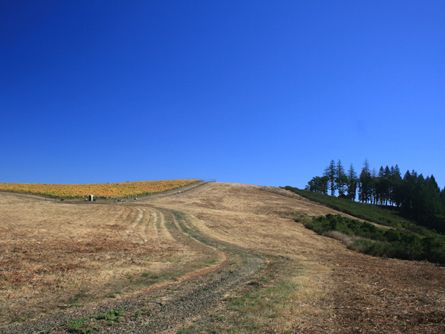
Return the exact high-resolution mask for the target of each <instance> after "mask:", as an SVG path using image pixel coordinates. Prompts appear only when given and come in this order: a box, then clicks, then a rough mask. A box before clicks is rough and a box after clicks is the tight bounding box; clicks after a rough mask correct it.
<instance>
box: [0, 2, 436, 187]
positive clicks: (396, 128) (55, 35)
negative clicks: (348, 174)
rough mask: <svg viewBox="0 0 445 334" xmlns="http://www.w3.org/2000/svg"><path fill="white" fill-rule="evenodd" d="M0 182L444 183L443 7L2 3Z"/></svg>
mask: <svg viewBox="0 0 445 334" xmlns="http://www.w3.org/2000/svg"><path fill="white" fill-rule="evenodd" d="M0 116H1V118H0V126H1V130H0V140H1V145H0V156H1V159H0V180H2V181H11V182H69V183H72V182H82V183H83V182H107V181H125V180H143V179H165V178H167V179H169V178H183V177H197V178H216V179H217V180H219V181H235V182H243V183H255V184H272V185H286V184H290V185H296V186H304V185H305V183H306V182H307V180H308V179H309V178H310V177H312V176H314V175H316V174H320V173H321V172H322V170H323V168H324V167H325V166H326V165H327V164H328V162H329V160H330V159H341V160H342V161H343V162H344V163H345V164H349V163H351V162H352V163H354V165H355V166H356V167H357V168H359V167H361V165H362V163H363V161H364V159H365V158H367V159H369V161H370V162H371V165H372V166H374V167H378V166H379V165H380V164H386V163H388V164H395V163H398V164H399V165H400V167H401V169H402V171H405V170H406V169H407V168H410V169H412V168H413V169H416V170H418V171H420V172H423V173H424V174H431V173H433V174H434V175H435V176H436V178H437V180H438V182H439V184H440V185H441V186H442V187H443V186H444V185H445V168H444V166H445V2H444V1H420V0H419V1H406V0H404V1H388V0H385V1H374V0H373V1H313V0H311V1H218V2H217V1H106V0H104V1H90V0H88V1H59V0H54V1H43V0H42V1H31V0H29V1H18V0H10V1H8V0H2V1H1V2H0Z"/></svg>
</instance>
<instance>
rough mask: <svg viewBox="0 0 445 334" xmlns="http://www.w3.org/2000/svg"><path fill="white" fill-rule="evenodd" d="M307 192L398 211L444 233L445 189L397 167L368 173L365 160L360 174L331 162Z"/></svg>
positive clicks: (314, 178)
mask: <svg viewBox="0 0 445 334" xmlns="http://www.w3.org/2000/svg"><path fill="white" fill-rule="evenodd" d="M306 190H309V191H313V192H318V193H322V194H325V195H328V194H329V195H330V196H338V197H341V198H347V199H349V200H352V201H356V200H358V201H360V202H362V203H369V204H376V205H382V206H389V207H394V208H397V209H398V210H399V211H400V213H401V214H402V215H403V216H406V217H409V218H411V219H413V220H415V221H416V222H417V223H419V224H421V225H423V226H427V227H429V228H434V229H436V230H438V231H441V232H445V188H444V189H442V191H441V190H440V188H439V186H438V184H437V182H436V180H435V178H434V176H433V175H431V176H427V177H424V176H423V175H422V174H418V173H417V172H416V171H414V170H413V171H407V172H406V173H405V174H404V175H403V177H402V174H401V173H400V169H399V167H398V166H397V165H395V166H385V167H383V166H382V167H380V168H379V170H378V172H377V171H376V170H374V169H373V170H371V169H370V167H369V163H368V162H367V161H365V163H364V165H363V167H362V169H361V171H360V173H359V174H357V173H356V171H355V169H354V167H353V166H352V165H351V166H350V167H349V169H348V170H347V171H345V168H344V167H343V165H342V163H341V161H338V162H337V163H336V162H335V161H333V160H332V161H331V162H330V163H329V166H328V167H327V168H326V169H325V171H324V173H323V175H322V176H316V177H313V178H312V179H311V180H310V181H309V182H308V185H307V186H306Z"/></svg>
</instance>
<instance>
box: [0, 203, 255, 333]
mask: <svg viewBox="0 0 445 334" xmlns="http://www.w3.org/2000/svg"><path fill="white" fill-rule="evenodd" d="M131 209H132V210H131V212H129V213H128V215H127V216H126V219H128V220H130V221H131V223H130V226H129V230H127V232H130V234H131V233H133V232H134V231H137V233H140V232H141V228H143V226H145V227H147V229H149V228H151V227H154V230H156V233H157V238H156V239H157V240H158V241H159V239H160V238H161V237H164V236H165V237H167V238H171V239H172V240H175V241H176V242H178V243H182V244H184V243H185V244H187V245H189V246H192V247H194V248H195V249H196V251H199V252H201V253H204V254H209V252H210V253H214V254H215V255H216V257H217V260H216V263H215V262H212V263H210V264H209V263H205V264H203V265H202V266H200V267H199V268H198V269H194V270H192V271H190V272H186V273H184V274H183V275H181V276H179V277H177V278H175V279H174V280H173V281H171V280H170V281H164V282H160V283H156V284H153V285H152V286H149V287H147V288H145V289H142V290H139V291H138V292H135V293H134V294H131V295H129V296H126V297H125V298H122V300H120V301H111V302H106V303H102V304H99V305H89V306H85V307H83V308H79V309H69V310H65V311H58V312H56V313H53V314H51V315H46V316H42V317H41V318H39V319H36V320H30V321H25V322H23V323H15V324H11V325H8V326H6V327H3V328H0V333H2V334H3V333H11V334H14V333H23V334H26V333H66V332H68V329H67V327H66V326H67V323H69V322H70V321H73V320H78V319H88V318H90V319H92V317H93V318H94V315H95V314H98V313H100V312H106V311H107V310H110V309H123V310H124V311H125V314H126V317H125V321H122V322H120V323H117V324H114V325H113V326H112V327H104V328H99V329H98V330H97V332H98V333H171V332H174V331H175V329H177V328H179V327H180V326H183V325H185V324H187V322H188V321H189V320H190V319H193V318H197V317H199V316H202V315H204V314H206V313H207V312H209V310H211V309H212V307H215V306H217V305H218V303H219V302H220V301H221V300H222V299H223V298H224V295H225V294H226V293H227V292H229V291H231V290H232V289H234V288H237V287H239V286H240V285H241V284H243V283H246V282H247V281H248V280H249V277H250V276H252V275H253V274H255V273H257V272H258V271H259V270H260V269H261V268H262V267H263V264H264V259H263V258H262V257H261V256H259V255H257V254H254V253H251V252H250V251H247V250H245V249H242V248H240V247H237V246H234V245H231V244H227V243H224V242H221V241H217V240H214V239H211V238H209V237H207V236H205V235H204V234H202V233H201V232H199V230H198V229H197V228H196V227H195V226H194V225H193V222H192V217H189V216H187V215H185V214H183V213H181V212H179V211H173V210H170V209H164V208H162V209H161V208H156V207H152V206H149V205H147V206H140V205H139V206H138V207H136V208H135V207H131ZM147 215H148V217H147ZM193 219H195V218H193ZM144 233H150V232H149V231H148V230H147V231H144ZM140 310H145V311H146V314H145V315H142V316H140V315H138V316H136V315H137V314H139V313H138V312H139V311H140Z"/></svg>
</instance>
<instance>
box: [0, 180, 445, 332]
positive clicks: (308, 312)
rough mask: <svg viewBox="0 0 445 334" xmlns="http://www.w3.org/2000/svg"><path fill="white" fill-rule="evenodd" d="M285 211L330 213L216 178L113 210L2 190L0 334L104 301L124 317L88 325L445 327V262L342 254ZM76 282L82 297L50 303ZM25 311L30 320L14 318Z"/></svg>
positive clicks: (161, 328) (39, 327)
mask: <svg viewBox="0 0 445 334" xmlns="http://www.w3.org/2000/svg"><path fill="white" fill-rule="evenodd" d="M295 212H298V213H300V214H301V213H304V214H307V215H310V216H317V215H321V214H326V213H330V212H333V210H331V209H328V208H326V207H323V206H321V205H318V204H315V203H313V202H310V201H308V200H306V199H303V198H301V197H299V196H297V195H294V194H290V193H288V192H286V191H283V190H280V189H276V188H268V187H258V186H249V185H239V184H223V183H211V184H207V185H204V186H200V187H198V188H196V189H193V190H191V191H188V192H184V193H182V194H176V195H174V196H163V197H158V198H156V197H153V198H150V199H146V200H143V201H139V202H133V203H124V204H110V205H108V204H104V205H75V204H60V203H47V202H42V201H37V200H35V199H23V198H19V197H15V196H14V195H3V194H2V195H0V251H1V252H2V253H0V254H1V255H0V264H1V267H0V268H2V269H0V311H1V312H0V314H1V315H2V316H3V317H2V316H0V319H2V320H3V324H4V325H3V327H1V325H0V332H1V333H3V332H4V333H20V332H29V333H33V332H36V331H42V332H48V333H50V332H56V333H62V332H64V331H67V330H69V328H68V327H66V321H68V320H70V319H77V318H78V317H83V318H85V317H88V316H87V315H88V314H92V313H94V312H97V311H98V310H103V309H104V310H106V309H109V308H115V307H119V308H123V309H125V312H126V313H125V316H124V317H123V318H122V319H121V320H120V321H119V322H116V323H113V325H112V326H111V327H104V328H102V327H96V330H97V331H98V332H102V331H103V332H109V333H110V332H115V333H123V332H131V333H138V332H140V333H147V332H150V333H157V332H166V333H174V332H176V331H177V330H179V331H180V332H182V333H210V332H213V333H224V332H226V333H444V332H445V268H442V267H438V266H434V265H432V264H429V263H422V262H409V261H401V260H394V259H381V258H374V257H370V256H366V255H362V254H359V253H356V252H352V251H350V250H348V249H346V248H345V247H344V246H343V245H342V244H341V243H340V242H338V241H336V240H333V239H329V238H325V237H322V236H319V235H316V234H315V233H313V232H312V231H310V230H307V229H305V228H304V227H303V226H302V225H301V224H298V223H295V222H294V221H293V217H294V213H295ZM79 226H80V227H81V228H79ZM70 228H71V230H70ZM98 241H100V242H98ZM5 254H6V255H5ZM79 254H82V256H79ZM96 257H97V258H96ZM224 257H225V258H224ZM79 258H80V259H82V261H78V260H79ZM76 261H77V262H76ZM134 262H136V264H135V263H134ZM61 264H65V265H66V268H65V269H64V270H62V273H61V272H60V271H57V270H58V268H59V267H60V265H61ZM36 266H37V267H36ZM39 266H40V267H39ZM5 268H8V269H5ZM42 268H43V269H42ZM117 268H118V269H119V270H117ZM147 268H148V269H147ZM56 269H57V270H56ZM39 270H40V271H39ZM30 272H32V274H33V275H32V277H31V276H29V275H30V274H29V273H30ZM147 272H148V273H149V274H150V275H151V274H152V273H158V274H159V275H158V276H157V279H156V280H151V281H150V280H148V281H147V280H141V279H140V277H145V276H147V275H149V274H144V273H147ZM11 275H12V276H11ZM26 275H28V276H26ZM144 275H145V276H144ZM163 275H164V276H163ZM16 276H18V278H17V277H16ZM125 277H126V279H124V278H125ZM128 277H133V279H128ZM135 277H137V279H136V278H135ZM150 277H151V276H150ZM92 278H95V279H92ZM135 281H136V282H135ZM30 282H35V283H32V284H30ZM48 282H49V283H48ZM55 282H56V283H55ZM85 282H88V284H86V283H85ZM90 282H91V284H90ZM163 282H168V283H163ZM150 286H151V288H150ZM79 287H83V290H82V289H80V288H79ZM153 287H157V288H153ZM67 290H68V292H69V293H66V291H67ZM79 291H83V294H84V295H85V296H84V295H82V294H80V295H79V296H80V297H79V299H80V302H79V305H74V306H73V305H71V306H73V307H70V308H68V309H60V307H57V305H59V306H60V301H61V300H63V298H67V296H76V294H79ZM110 293H114V294H117V297H114V298H111V297H107V296H109V295H110ZM12 295H13V296H14V297H11V296H12ZM82 298H83V299H82ZM42 303H43V304H42ZM42 305H45V307H44V306H42ZM49 306H51V307H49ZM23 308H27V309H28V310H33V312H30V313H29V314H28V315H27V316H28V317H29V318H26V317H19V318H14V317H13V315H16V314H17V312H18V311H17V310H20V309H23ZM39 310H40V311H39ZM8 312H9V313H8ZM39 314H40V315H39ZM25 315H26V314H25ZM64 317H66V319H64ZM76 317H77V318H76ZM83 318H82V319H83ZM90 318H91V317H90ZM32 319H34V320H32ZM95 321H96V320H92V326H93V327H94V326H95V325H100V324H95ZM11 322H12V323H11ZM93 327H92V328H93Z"/></svg>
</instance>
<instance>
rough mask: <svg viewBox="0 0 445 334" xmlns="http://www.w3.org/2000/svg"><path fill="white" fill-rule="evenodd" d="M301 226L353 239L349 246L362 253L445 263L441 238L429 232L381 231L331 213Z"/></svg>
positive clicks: (444, 238)
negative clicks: (333, 232)
mask: <svg viewBox="0 0 445 334" xmlns="http://www.w3.org/2000/svg"><path fill="white" fill-rule="evenodd" d="M304 225H305V226H306V227H307V228H309V229H311V230H313V231H315V232H317V233H319V234H322V235H326V234H328V233H329V232H331V231H337V232H340V233H342V234H345V235H347V236H351V237H355V238H354V241H353V242H352V244H350V245H349V247H350V248H351V249H354V250H357V251H360V252H362V253H365V254H369V255H374V256H381V257H393V258H398V259H405V260H428V261H431V262H436V263H440V264H445V237H444V236H443V235H440V234H434V233H433V232H431V231H429V232H428V233H426V235H421V234H418V233H414V232H411V231H407V230H404V229H396V228H390V229H387V230H383V229H381V228H378V227H376V226H374V225H372V224H369V223H366V222H362V221H358V220H355V219H349V218H346V217H343V216H339V215H331V214H328V215H326V216H320V217H315V218H313V219H312V221H310V222H307V223H305V224H304Z"/></svg>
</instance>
